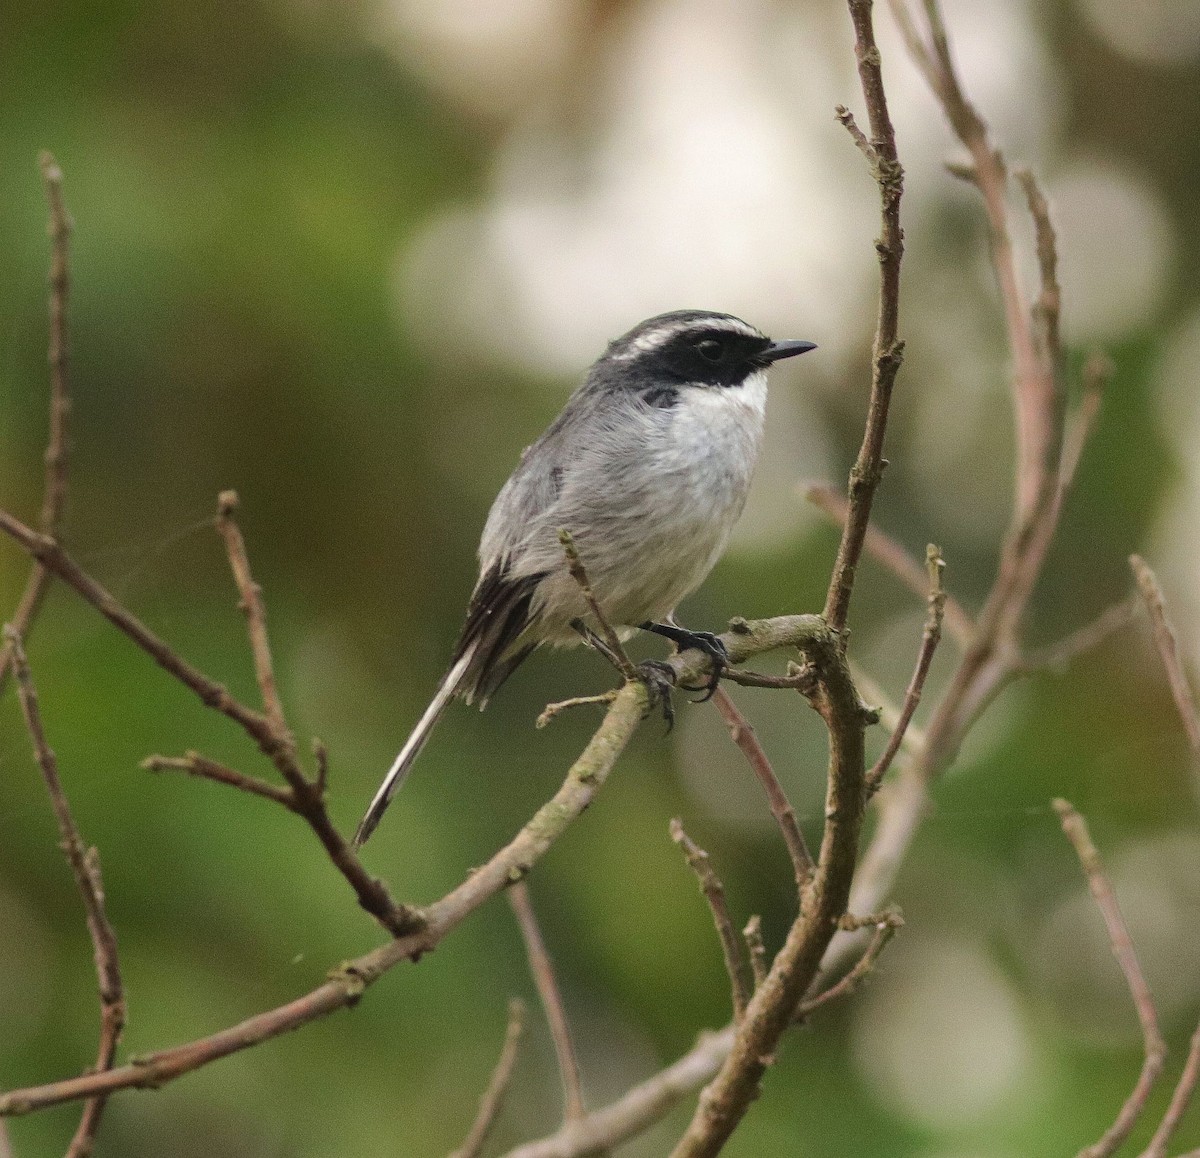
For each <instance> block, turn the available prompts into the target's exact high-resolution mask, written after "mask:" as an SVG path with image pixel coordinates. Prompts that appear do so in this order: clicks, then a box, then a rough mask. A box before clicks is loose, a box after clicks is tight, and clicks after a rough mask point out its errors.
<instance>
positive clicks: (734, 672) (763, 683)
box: [721, 660, 816, 694]
mask: <svg viewBox="0 0 1200 1158" xmlns="http://www.w3.org/2000/svg"><path fill="white" fill-rule="evenodd" d="M721 678H722V679H723V680H728V681H729V682H730V683H731V684H737V685H738V686H739V687H743V688H787V689H790V690H791V691H794V692H800V693H801V694H805V693H807V692H809V691H811V690H812V688H813V687H814V685H815V680H816V677H815V674H814V672H813V670H812V668H811V667H809V666H807V665H805V664H799V663H793V662H792V661H791V660H789V661H788V666H787V674H786V675H781V676H774V675H765V674H764V673H762V672H758V671H746V670H745V669H741V670H739V669H738V668H726V669H725V670H724V671H723V672H722V673H721Z"/></svg>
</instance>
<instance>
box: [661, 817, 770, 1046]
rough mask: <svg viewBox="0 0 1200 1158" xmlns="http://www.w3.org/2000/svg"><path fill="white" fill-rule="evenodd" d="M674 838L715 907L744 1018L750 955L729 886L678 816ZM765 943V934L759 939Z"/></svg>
mask: <svg viewBox="0 0 1200 1158" xmlns="http://www.w3.org/2000/svg"><path fill="white" fill-rule="evenodd" d="M671 839H672V840H673V841H674V842H675V843H676V844H677V845H679V847H680V848H681V849H682V850H683V855H684V857H685V858H686V859H687V862H688V867H689V868H690V869H691V870H692V872H694V873H695V874H696V880H697V881H699V883H700V891H701V892H702V893H703V894H704V899H705V900H706V901H708V907H709V909H710V910H711V911H712V919H713V924H714V925H715V926H716V929H717V940H719V941H720V942H721V955H722V956H723V957H724V958H725V971H726V973H728V974H729V988H730V991H731V993H732V995H733V1020H734V1021H735V1022H738V1021H741V1020H742V1018H743V1017H745V1016H746V1003H747V1002H748V1001H749V1000H750V993H751V986H750V978H749V977H748V976H747V973H746V959H745V957H744V956H743V955H742V946H741V942H739V941H738V937H737V933H735V932H734V929H733V921H732V920H730V917H729V906H728V905H727V904H726V903H725V886H724V885H723V884H721V878H720V877H718V876H717V873H716V870H715V869H714V868H713V866H712V862H711V861H710V860H709V857H708V853H706V852H705V851H704V849H702V848H701V847H700V846H699V845H698V844H697V843H696V842H695V841H694V840H692V838H691V837H690V836H688V834H687V833H686V832H684V830H683V821H681V820H680V819H679V817H675V818H674V819H673V820H672V821H671ZM759 943H760V945H761V943H762V942H761V938H760V941H759Z"/></svg>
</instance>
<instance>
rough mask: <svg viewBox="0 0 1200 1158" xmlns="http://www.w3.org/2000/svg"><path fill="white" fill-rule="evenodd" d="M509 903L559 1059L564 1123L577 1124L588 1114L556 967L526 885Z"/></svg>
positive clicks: (515, 891) (519, 887)
mask: <svg viewBox="0 0 1200 1158" xmlns="http://www.w3.org/2000/svg"><path fill="white" fill-rule="evenodd" d="M508 900H509V903H510V904H511V905H512V910H513V912H514V913H515V914H516V917H517V924H518V925H519V926H520V927H521V937H522V939H523V940H524V942H525V953H526V955H527V956H528V958H529V971H530V972H531V973H532V974H533V982H534V984H535V985H536V986H537V991H538V997H540V998H541V1001H542V1008H543V1009H544V1010H545V1011H546V1021H547V1022H548V1023H549V1025H550V1036H551V1037H552V1038H553V1039H554V1054H555V1057H557V1058H558V1073H559V1076H560V1077H561V1078H562V1087H563V1121H564V1122H574V1121H578V1120H579V1119H580V1118H582V1117H583V1116H584V1114H585V1113H586V1112H587V1111H586V1110H585V1109H584V1105H583V1088H582V1086H581V1085H580V1082H579V1059H578V1058H577V1057H576V1056H575V1043H574V1042H573V1041H572V1040H571V1025H570V1022H568V1020H567V1011H566V1009H565V1007H564V1006H563V1000H562V994H561V993H560V992H559V989H558V981H557V980H556V979H555V976H554V963H553V962H552V961H551V960H550V954H549V953H547V952H546V943H545V942H544V941H543V940H542V933H541V930H540V929H539V928H538V923H537V916H536V915H535V914H534V911H533V903H532V902H531V901H530V899H529V889H528V887H527V886H526V884H525V882H524V881H518V882H517V883H516V884H514V885H513V887H512V888H511V889H509V891H508Z"/></svg>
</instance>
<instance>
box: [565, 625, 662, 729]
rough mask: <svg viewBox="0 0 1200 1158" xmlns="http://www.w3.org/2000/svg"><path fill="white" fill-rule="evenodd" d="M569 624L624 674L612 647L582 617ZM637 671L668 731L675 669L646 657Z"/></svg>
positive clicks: (584, 640)
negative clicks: (657, 707)
mask: <svg viewBox="0 0 1200 1158" xmlns="http://www.w3.org/2000/svg"><path fill="white" fill-rule="evenodd" d="M571 626H572V627H573V628H574V629H575V630H576V631H577V632H578V633H579V635H580V636H581V637H582V639H583V642H584V643H586V644H587V645H588V646H589V647H594V648H595V649H596V650H597V651H598V652H599V653H600V654H601V655H602V656H604V658H605V659H606V660H608V662H609V663H611V664H612V665H613V667H615V668H616V669H617V671H619V672H621V674H622V675H624V674H625V668H624V667H623V666H622V664H621V660H620V657H619V656H617V655H616V654H614V652H613V650H612V648H611V647H609V646H608V644H607V643H605V642H604V640H603V639H601V638H600V636H598V635H597V634H596V633H595V632H594V631H593V630H592V629H591V628H590V627H588V625H587V624H586V623H584V622H583V620H582V619H572V620H571ZM637 673H638V675H639V676H640V677H641V679H642V682H643V683H644V684H645V685H646V689H647V691H649V693H650V700H651V703H653V702H654V701H655V700H657V701H658V703H659V704H660V705H661V706H662V714H663V719H664V720H666V722H667V731H668V732H669V731H670V730H671V729H672V728H673V727H674V726H675V705H674V704H672V703H671V692H672V691H673V690H674V688H675V669H674V668H673V667H671V665H670V664H667V663H662V662H660V661H659V660H656V659H648V660H645V661H643V662H642V663H639V664H638V665H637Z"/></svg>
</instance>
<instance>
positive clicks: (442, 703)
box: [354, 647, 476, 848]
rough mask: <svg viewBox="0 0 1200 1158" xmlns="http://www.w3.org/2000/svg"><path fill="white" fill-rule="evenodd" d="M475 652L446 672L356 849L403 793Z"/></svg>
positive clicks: (376, 801)
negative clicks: (415, 764) (403, 785)
mask: <svg viewBox="0 0 1200 1158" xmlns="http://www.w3.org/2000/svg"><path fill="white" fill-rule="evenodd" d="M475 650H476V649H475V648H474V647H468V648H467V649H466V651H465V652H464V653H463V654H462V655H461V656H460V657H459V658H458V660H457V662H456V663H455V664H454V665H453V666H452V667H451V668H450V670H449V671H448V672H447V673H446V678H445V679H443V680H442V684H441V687H439V688H438V690H437V695H435V696H434V697H433V699H432V700H431V701H430V704H429V707H427V708H426V709H425V714H424V715H423V716H422V717H421V719H420V720H419V721H418V723H417V726H416V727H415V728H413V730H412V735H411V736H409V737H408V739H407V740H406V741H405V742H404V747H403V748H401V749H400V755H398V756H397V757H396V759H395V760H394V761H393V762H392V766H391V768H390V769H388V774H387V775H386V776H385V777H384V778H383V783H382V784H380V786H379V791H378V792H376V793H375V799H374V800H372V801H371V805H370V807H369V808H368V809H367V811H366V814H365V815H364V816H363V818H362V820H361V821H359V825H358V830H357V831H356V832H355V834H354V847H355V848H360V847H361V846H362V845H363V844H365V843H366V841H367V838H368V837H369V836H370V835H371V833H373V832H374V831H375V826H376V825H377V824H378V823H379V820H380V818H381V817H382V816H383V814H384V812H385V811H386V810H387V806H388V804H389V803H391V799H392V797H393V796H395V795H396V793H397V792H398V791H399V790H400V785H401V784H403V783H404V778H405V777H406V776H407V775H408V770H409V769H410V768H411V767H412V765H413V761H414V760H416V758H417V757H418V756H419V755H420V753H421V749H422V748H424V747H425V741H426V740H428V739H429V734H430V733H431V732H432V731H433V727H434V725H435V724H436V723H437V722H438V720H440V719H441V718H442V713H443V712H444V711H445V710H446V708H447V707H448V706H449V704H450V701H451V700H453V699H454V697H455V696H456V695H457V694H458V693H459V692H460V691H461V690H462V686H463V684H464V683H465V682H466V677H467V669H468V668H469V667H470V666H471V660H472V658H473V657H474V654H475Z"/></svg>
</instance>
